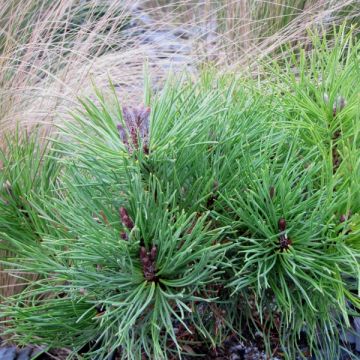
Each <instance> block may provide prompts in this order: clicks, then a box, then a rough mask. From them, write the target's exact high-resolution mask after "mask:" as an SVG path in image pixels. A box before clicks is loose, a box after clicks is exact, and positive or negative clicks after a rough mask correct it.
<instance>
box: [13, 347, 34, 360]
mask: <svg viewBox="0 0 360 360" xmlns="http://www.w3.org/2000/svg"><path fill="white" fill-rule="evenodd" d="M31 353H32V348H31V347H26V348H24V349H21V350H20V351H19V352H18V356H17V358H16V360H30V359H31V358H30V356H31Z"/></svg>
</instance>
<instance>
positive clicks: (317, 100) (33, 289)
mask: <svg viewBox="0 0 360 360" xmlns="http://www.w3.org/2000/svg"><path fill="white" fill-rule="evenodd" d="M352 39H353V38H352V36H351V34H346V33H345V32H344V31H343V29H342V30H341V31H340V32H339V33H338V34H337V43H336V44H335V46H334V47H331V48H329V47H328V45H327V42H326V39H325V38H322V37H319V36H318V37H314V43H313V49H314V50H313V51H312V52H311V53H310V55H311V56H310V57H305V55H304V54H305V53H302V52H300V53H297V54H293V57H291V58H289V59H288V60H286V61H282V62H281V65H279V64H277V63H274V62H273V63H271V66H270V67H267V68H266V69H264V74H266V75H264V77H263V78H262V79H261V80H260V81H254V80H253V79H249V78H246V77H241V78H240V79H238V78H234V77H233V76H221V77H217V76H216V74H214V73H213V72H212V71H207V72H204V73H203V75H202V77H201V78H200V79H199V81H197V82H196V83H195V84H194V83H192V81H190V80H189V79H188V78H186V77H184V78H183V79H182V80H181V79H177V80H174V79H169V81H168V82H167V84H166V86H165V88H164V89H163V91H161V93H159V94H155V95H154V94H151V93H150V92H149V89H145V96H144V99H145V101H144V103H145V104H143V105H139V107H136V108H132V107H126V106H121V105H120V103H119V102H118V101H117V100H116V99H114V102H112V103H111V102H110V101H109V100H108V99H107V100H105V98H104V96H103V95H102V94H101V93H100V92H99V91H97V98H96V100H91V99H84V100H83V101H82V105H83V108H82V109H80V110H78V111H76V112H74V114H73V119H72V121H71V122H68V123H66V124H65V125H64V126H63V127H61V128H60V129H59V133H58V135H57V137H56V138H54V139H52V147H51V149H50V150H48V151H49V152H48V153H47V155H45V156H44V159H42V160H41V162H42V163H44V162H45V165H46V164H47V163H48V162H50V163H51V164H54V165H53V166H54V168H55V169H57V170H56V172H55V173H56V180H53V179H54V176H53V175H54V174H53V173H51V174H49V173H48V172H47V171H46V169H47V165H46V166H45V165H43V166H41V169H42V170H43V171H41V175H39V176H41V177H40V178H36V179H35V182H34V183H33V184H34V185H35V186H33V187H31V188H30V190H29V191H23V193H22V194H21V191H20V193H18V192H16V194H14V195H15V196H16V199H22V198H24V200H25V201H26V204H27V205H26V209H21V210H13V209H14V206H15V207H17V209H19V208H18V206H17V205H12V204H9V202H8V201H2V202H0V211H1V221H0V230H1V234H0V236H1V238H2V242H1V247H2V248H4V249H13V252H14V254H12V256H8V257H7V258H6V259H5V260H4V261H3V263H4V266H5V265H8V266H11V267H12V268H13V267H15V268H16V269H17V271H18V272H19V273H20V274H27V273H28V274H35V275H36V278H32V280H31V281H29V282H28V284H27V287H26V288H25V289H24V291H22V292H21V293H19V294H17V295H14V296H12V297H10V298H4V299H3V302H2V305H1V307H0V309H1V313H2V315H3V318H4V320H3V327H4V333H5V334H6V335H8V336H10V337H11V338H12V339H13V340H15V341H17V342H18V343H20V344H27V343H28V342H31V343H36V344H47V345H48V346H52V347H68V348H70V349H72V350H73V352H74V357H76V356H77V355H76V354H79V353H80V354H82V355H81V356H82V357H84V358H90V359H95V358H98V359H105V358H106V357H107V356H108V354H110V353H112V352H115V351H117V353H118V356H119V357H120V358H121V359H142V358H144V359H145V358H146V359H147V358H148V359H177V358H187V357H191V356H196V355H203V356H205V357H206V356H208V357H209V356H210V355H209V354H210V352H209V349H212V350H211V351H216V350H217V349H220V348H221V347H222V345H223V344H224V341H226V339H228V338H230V337H234V336H238V337H239V338H241V337H242V336H248V337H249V336H253V337H254V338H255V337H256V336H259V334H260V336H261V339H262V342H263V343H264V348H265V351H266V352H267V354H268V356H270V357H271V356H273V355H275V354H276V355H277V356H283V357H284V358H286V359H295V357H296V356H303V357H305V353H304V352H303V351H304V350H303V348H302V347H301V341H302V340H301V338H302V336H303V334H306V338H307V344H308V350H309V351H310V352H311V353H312V354H314V355H315V356H316V359H336V358H337V356H338V354H339V352H340V349H341V347H342V346H345V345H342V344H341V342H340V340H339V337H340V334H342V332H344V331H346V330H347V329H349V328H351V324H350V317H351V316H352V315H355V314H356V313H357V312H358V310H359V307H360V301H359V293H360V286H359V281H360V277H359V255H360V212H359V211H360V162H359V159H360V146H359V145H360V138H359V128H360V122H359V116H360V115H359V114H360V111H359V110H360V106H359V104H360V101H359V100H360V99H359V94H360V61H359V56H358V55H359V45H358V44H356V43H355V44H354V43H353V40H352ZM265 70H266V71H265ZM139 103H141V101H139ZM5 158H6V157H4V159H5ZM19 164H20V159H17V162H15V163H14V162H12V163H11V162H5V165H4V169H3V171H2V173H1V178H0V179H1V182H2V183H3V184H5V187H6V183H7V181H8V180H9V178H8V176H9V174H10V173H11V171H12V169H13V167H14V166H17V165H19ZM32 170H33V169H32V168H31V167H30V168H26V169H25V170H24V171H23V172H19V173H18V176H17V177H15V178H12V179H11V183H12V185H13V186H16V184H21V181H23V180H24V179H27V178H28V174H29V172H30V171H32ZM54 171H55V170H54ZM44 174H47V175H44ZM44 176H49V182H46V181H45V183H44ZM41 180H42V181H41ZM39 181H40V183H39ZM45 190H46V191H45ZM2 191H3V193H4V191H5V192H6V190H4V186H3V190H2ZM14 195H13V196H14ZM1 196H2V197H3V196H4V195H1ZM9 206H11V208H9ZM9 209H11V210H9ZM13 211H15V213H14V212H13ZM10 215H11V216H10ZM14 217H16V220H13V218H14ZM26 219H27V220H26ZM25 220H26V221H27V224H30V225H31V229H30V230H29V231H26V232H25V231H23V227H22V226H23V223H24V221H25Z"/></svg>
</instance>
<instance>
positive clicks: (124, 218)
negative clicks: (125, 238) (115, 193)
mask: <svg viewBox="0 0 360 360" xmlns="http://www.w3.org/2000/svg"><path fill="white" fill-rule="evenodd" d="M119 214H120V219H121V222H122V223H123V225H124V226H125V227H127V228H128V229H129V230H131V229H132V228H133V227H134V223H133V221H132V220H131V218H130V216H129V214H128V212H127V210H126V209H125V208H124V207H121V208H120V209H119Z"/></svg>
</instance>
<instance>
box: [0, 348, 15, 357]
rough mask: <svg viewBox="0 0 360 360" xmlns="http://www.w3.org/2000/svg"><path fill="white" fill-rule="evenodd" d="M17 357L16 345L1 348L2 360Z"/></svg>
mask: <svg viewBox="0 0 360 360" xmlns="http://www.w3.org/2000/svg"><path fill="white" fill-rule="evenodd" d="M15 358H16V347H15V346H11V347H5V348H2V349H0V359H1V360H15Z"/></svg>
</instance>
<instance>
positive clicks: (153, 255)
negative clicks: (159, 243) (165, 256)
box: [150, 245, 157, 261]
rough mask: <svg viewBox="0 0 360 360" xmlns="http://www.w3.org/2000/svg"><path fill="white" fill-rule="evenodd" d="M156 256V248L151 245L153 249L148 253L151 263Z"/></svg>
mask: <svg viewBox="0 0 360 360" xmlns="http://www.w3.org/2000/svg"><path fill="white" fill-rule="evenodd" d="M156 254H157V248H156V246H155V245H153V247H152V248H151V251H150V258H151V260H152V261H155V259H156Z"/></svg>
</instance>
